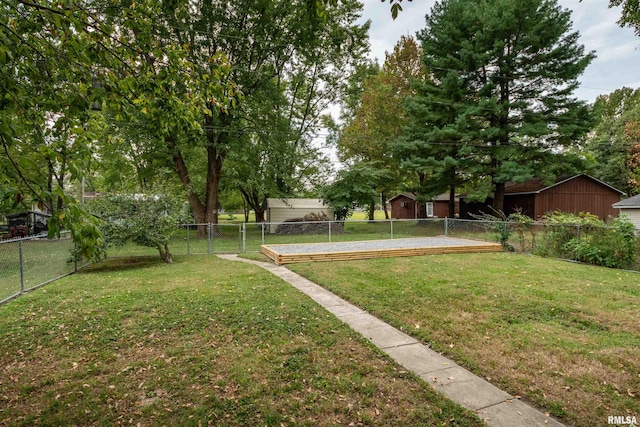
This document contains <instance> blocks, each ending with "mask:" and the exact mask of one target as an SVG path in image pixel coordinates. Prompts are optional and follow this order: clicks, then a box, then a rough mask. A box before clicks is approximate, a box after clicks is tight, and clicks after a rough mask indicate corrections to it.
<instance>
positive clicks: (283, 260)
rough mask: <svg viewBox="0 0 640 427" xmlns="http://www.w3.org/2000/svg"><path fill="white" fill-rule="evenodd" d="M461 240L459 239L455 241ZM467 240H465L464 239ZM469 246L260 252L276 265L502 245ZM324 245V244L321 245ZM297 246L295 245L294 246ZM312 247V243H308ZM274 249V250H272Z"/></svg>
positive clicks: (498, 246)
mask: <svg viewBox="0 0 640 427" xmlns="http://www.w3.org/2000/svg"><path fill="white" fill-rule="evenodd" d="M457 240H461V239H457ZM464 240H467V239H464ZM469 242H470V243H469V245H464V246H460V245H455V246H423V247H412V248H390V249H371V250H354V251H336V252H307V253H302V254H282V253H279V252H278V251H277V247H278V246H287V245H262V246H261V252H262V254H264V255H265V256H267V257H269V258H270V259H272V260H273V262H275V263H276V264H277V265H283V264H292V263H296V262H317V261H343V260H356V259H370V258H390V257H401V256H421V255H441V254H460V253H483V252H500V251H502V245H501V244H499V243H490V242H479V241H474V240H469ZM323 244H324V243H323ZM296 245H297V244H296ZM308 245H309V246H313V245H314V243H309V244H308ZM274 247H275V248H274Z"/></svg>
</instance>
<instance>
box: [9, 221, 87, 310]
mask: <svg viewBox="0 0 640 427" xmlns="http://www.w3.org/2000/svg"><path fill="white" fill-rule="evenodd" d="M73 249H74V243H73V240H72V239H71V235H70V233H68V232H65V233H62V234H61V236H60V238H58V239H48V238H47V237H46V236H32V237H27V238H23V239H14V240H7V241H0V304H1V303H3V302H5V301H8V300H9V299H12V298H14V297H16V296H18V295H20V294H21V293H23V292H27V291H29V290H31V289H34V288H37V287H39V286H42V285H44V284H46V283H49V282H52V281H54V280H56V279H59V278H60V277H63V276H66V275H68V274H71V273H74V272H76V271H77V270H78V269H79V268H81V267H82V265H79V264H78V262H77V261H75V260H74V259H73V255H72V251H73Z"/></svg>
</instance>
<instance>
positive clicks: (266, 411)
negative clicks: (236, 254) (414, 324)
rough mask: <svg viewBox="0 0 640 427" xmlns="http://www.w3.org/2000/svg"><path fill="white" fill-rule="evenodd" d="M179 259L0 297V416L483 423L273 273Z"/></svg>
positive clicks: (34, 420)
mask: <svg viewBox="0 0 640 427" xmlns="http://www.w3.org/2000/svg"><path fill="white" fill-rule="evenodd" d="M175 261H176V262H175V263H174V264H172V265H167V264H163V263H161V262H160V260H159V259H157V260H156V259H155V258H130V259H115V260H109V261H108V262H105V263H102V264H98V265H95V266H91V267H88V268H86V269H83V270H82V271H81V272H79V273H78V274H75V275H72V276H68V277H66V278H64V279H61V280H58V281H56V282H54V283H51V284H49V285H47V286H45V287H43V288H41V289H39V290H37V291H34V292H31V293H28V294H25V295H23V296H21V297H20V298H18V299H16V300H14V301H11V302H10V303H8V304H4V305H2V306H0V399H1V400H2V403H1V404H0V425H47V426H54V425H83V426H84V425H134V426H135V425H147V426H148V425H158V426H160V425H168V426H174V425H186V426H200V425H203V426H204V425H216V426H258V425H259V426H283V425H284V426H301V425H302V426H305V425H306V426H324V425H338V424H340V425H345V426H346V425H386V426H398V425H410V426H414V425H425V426H427V425H432V426H436V425H437V426H440V425H446V426H480V425H482V424H481V422H480V421H479V420H478V419H476V418H475V417H474V416H472V415H470V414H469V413H468V412H466V411H464V410H463V409H462V408H460V407H459V406H457V405H454V404H452V403H451V402H450V401H448V400H446V399H444V398H442V397H439V396H438V395H436V394H435V393H434V392H433V391H432V390H431V388H430V387H429V386H428V385H426V384H425V383H424V382H422V381H420V380H419V379H417V377H415V376H414V375H412V374H410V373H407V372H405V371H403V370H402V369H401V368H400V367H398V366H397V365H395V364H394V363H392V362H391V361H390V360H389V359H388V358H387V357H386V356H384V355H383V354H382V353H381V352H379V351H378V350H377V349H375V348H373V347H372V346H371V345H370V344H368V342H366V341H365V340H364V339H363V338H361V337H360V336H359V335H357V334H356V333H354V332H353V331H351V330H350V329H349V328H348V327H347V326H346V325H344V324H343V323H341V322H340V321H338V320H337V319H336V318H335V317H334V316H333V315H330V314H329V313H328V312H326V311H325V310H324V309H322V308H321V307H320V306H318V305H317V304H316V303H315V302H313V301H312V300H310V299H309V298H308V297H307V296H305V295H303V294H301V293H300V292H298V291H297V290H295V289H293V288H292V287H291V286H289V285H288V284H285V283H284V282H282V281H281V280H280V279H278V278H276V277H275V276H272V275H271V274H269V273H267V272H266V271H264V270H262V269H260V268H258V267H255V266H251V265H245V264H240V263H237V262H229V261H223V260H220V259H218V258H216V257H207V256H192V257H177V258H176V260H175Z"/></svg>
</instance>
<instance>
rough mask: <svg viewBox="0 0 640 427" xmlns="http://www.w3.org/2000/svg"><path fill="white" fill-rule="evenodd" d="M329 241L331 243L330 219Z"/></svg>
mask: <svg viewBox="0 0 640 427" xmlns="http://www.w3.org/2000/svg"><path fill="white" fill-rule="evenodd" d="M329 243H331V221H329Z"/></svg>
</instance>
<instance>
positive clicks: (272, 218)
mask: <svg viewBox="0 0 640 427" xmlns="http://www.w3.org/2000/svg"><path fill="white" fill-rule="evenodd" d="M312 213H313V214H318V213H324V214H325V215H326V216H328V217H329V218H330V219H333V209H331V208H330V207H329V206H328V205H325V204H324V203H323V202H322V200H319V199H267V222H268V223H270V225H269V233H275V232H276V228H277V227H278V224H279V223H282V222H284V221H286V220H288V219H293V218H302V217H304V216H305V215H307V214H312Z"/></svg>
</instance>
